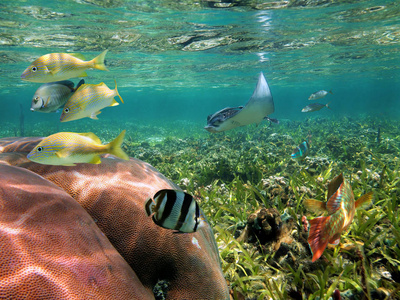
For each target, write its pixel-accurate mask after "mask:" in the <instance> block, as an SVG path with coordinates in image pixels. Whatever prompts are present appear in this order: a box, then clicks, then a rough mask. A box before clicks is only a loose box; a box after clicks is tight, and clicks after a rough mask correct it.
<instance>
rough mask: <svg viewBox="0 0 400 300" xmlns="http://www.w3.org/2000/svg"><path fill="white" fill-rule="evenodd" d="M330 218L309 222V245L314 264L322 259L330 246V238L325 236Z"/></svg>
mask: <svg viewBox="0 0 400 300" xmlns="http://www.w3.org/2000/svg"><path fill="white" fill-rule="evenodd" d="M330 218H331V217H330V216H327V217H318V218H314V219H312V220H310V221H309V224H310V233H309V235H308V244H309V245H310V248H311V252H312V254H313V257H312V261H313V262H314V261H316V260H317V259H318V258H320V257H321V255H322V253H324V251H325V248H326V246H327V245H328V241H329V237H327V236H324V229H325V227H326V226H327V222H328V221H329V219H330Z"/></svg>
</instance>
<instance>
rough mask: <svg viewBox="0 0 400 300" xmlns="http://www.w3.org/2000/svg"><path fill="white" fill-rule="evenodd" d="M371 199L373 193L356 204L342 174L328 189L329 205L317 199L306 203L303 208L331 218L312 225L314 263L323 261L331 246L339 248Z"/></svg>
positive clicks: (318, 218)
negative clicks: (319, 259)
mask: <svg viewBox="0 0 400 300" xmlns="http://www.w3.org/2000/svg"><path fill="white" fill-rule="evenodd" d="M372 196H373V193H372V192H369V193H367V194H365V195H363V196H361V197H360V198H359V199H358V200H357V201H354V194H353V190H352V189H351V186H350V183H349V182H348V181H347V180H345V179H344V178H343V175H342V174H340V175H339V176H337V177H335V178H334V179H333V180H332V181H331V182H330V183H329V185H328V195H327V198H328V201H327V202H322V201H318V200H315V199H307V200H305V202H304V205H305V207H306V208H308V209H309V210H312V211H327V212H328V216H322V217H317V218H314V219H312V220H310V221H309V224H310V233H309V236H308V243H309V245H310V248H311V252H312V254H313V257H312V261H313V262H314V261H316V260H317V259H318V258H320V257H321V255H322V253H324V251H325V248H326V246H327V245H328V243H329V244H332V245H338V244H339V241H340V236H341V234H342V232H345V231H346V230H347V229H348V228H349V227H350V225H351V223H352V221H353V218H354V214H355V211H356V209H358V208H360V207H361V206H363V205H364V204H366V203H369V202H370V201H371V199H372Z"/></svg>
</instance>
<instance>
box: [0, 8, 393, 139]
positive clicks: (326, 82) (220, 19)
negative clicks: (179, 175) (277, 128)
mask: <svg viewBox="0 0 400 300" xmlns="http://www.w3.org/2000/svg"><path fill="white" fill-rule="evenodd" d="M230 2H233V3H231V4H229V3H230ZM233 4H235V5H233ZM0 5H1V11H0V28H1V31H0V61H1V65H2V68H1V70H0V72H1V78H2V80H1V82H0V97H1V98H0V101H1V104H2V109H1V111H0V123H1V124H10V122H11V123H15V124H18V123H19V116H20V104H22V107H23V113H24V120H25V124H26V128H27V130H28V133H29V128H30V125H29V124H38V123H41V122H44V123H45V124H46V125H45V126H47V127H48V126H50V127H51V126H57V128H58V129H60V130H70V128H73V127H74V126H78V127H80V126H86V124H89V125H87V126H90V127H93V130H96V129H97V130H99V131H101V130H103V128H104V123H102V122H106V121H110V122H113V121H114V122H115V121H117V122H119V123H121V126H123V123H124V122H141V123H149V124H151V123H153V122H155V123H157V122H161V123H163V122H170V121H176V120H183V121H188V122H195V123H196V127H198V130H199V131H202V130H203V129H202V127H203V126H204V125H205V124H206V117H207V115H209V114H211V113H214V112H215V111H217V110H219V109H222V108H224V107H226V106H238V105H243V104H245V103H246V102H247V100H248V99H249V97H250V96H251V94H252V92H253V89H254V87H255V85H256V81H257V75H258V73H259V72H260V71H263V72H264V74H265V77H266V79H267V81H268V83H269V86H270V89H271V91H272V94H273V96H274V101H275V113H274V114H272V115H271V117H275V118H278V119H290V120H292V119H293V120H303V119H305V118H309V117H315V116H322V117H333V118H336V117H340V116H343V115H347V116H353V117H354V116H357V115H374V116H377V117H378V118H388V117H393V118H398V116H399V112H400V104H399V102H400V101H399V100H400V99H399V94H400V84H399V82H400V69H399V68H400V67H399V66H400V56H399V54H398V51H399V43H400V4H399V2H397V1H377V0H374V1H280V2H279V1H275V2H272V1H225V4H221V3H218V1H215V2H214V1H198V2H195V1H179V2H177V1H122V0H121V1H83V0H82V1H78V0H76V1H50V2H49V1H1V4H0ZM229 5H231V6H232V7H228V8H218V6H229ZM104 49H108V50H109V53H108V54H107V57H106V64H107V66H108V68H109V69H110V71H109V72H103V71H98V70H89V71H88V77H86V78H85V80H86V82H87V83H93V84H97V83H100V82H102V81H103V82H105V83H106V84H107V85H108V86H109V87H110V88H113V87H114V79H116V80H117V83H118V89H119V92H120V94H121V96H122V98H123V99H124V100H125V104H123V105H120V106H117V107H111V108H106V109H104V110H103V113H102V114H101V115H100V116H99V117H100V118H101V120H99V121H93V120H89V119H87V120H78V121H75V122H74V123H75V124H73V125H71V124H72V123H71V124H68V123H65V124H58V115H57V116H56V114H43V113H36V112H34V113H33V112H30V111H29V108H30V102H31V98H32V96H33V94H34V92H35V90H36V89H37V88H38V87H39V86H40V84H37V83H30V82H24V81H22V80H21V79H20V75H21V73H22V72H23V70H24V69H25V68H26V67H27V66H28V65H29V64H30V63H31V62H32V61H33V60H34V59H36V58H37V57H39V56H41V55H44V54H46V53H51V52H77V53H82V54H84V55H85V57H86V58H88V59H91V58H93V57H95V56H96V55H98V54H99V53H100V52H101V51H102V50H104ZM72 80H73V81H74V82H75V83H77V82H78V81H79V79H78V78H75V79H72ZM320 89H325V90H332V91H333V95H328V96H327V97H326V98H325V99H321V100H320V102H322V103H327V102H330V106H331V108H332V110H327V109H323V110H321V111H319V112H314V113H309V114H304V113H301V109H302V108H303V107H304V106H306V105H307V104H309V103H310V101H308V100H307V98H308V96H309V95H310V94H311V93H313V92H315V91H317V90H320ZM7 126H8V125H7ZM43 134H44V133H43Z"/></svg>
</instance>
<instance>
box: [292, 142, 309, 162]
mask: <svg viewBox="0 0 400 300" xmlns="http://www.w3.org/2000/svg"><path fill="white" fill-rule="evenodd" d="M309 150H310V144H309V143H308V142H307V141H304V142H302V143H301V144H300V145H299V146H297V147H296V149H294V151H293V153H292V155H291V157H292V158H293V159H295V160H303V159H304V158H306V156H307V155H308V152H309Z"/></svg>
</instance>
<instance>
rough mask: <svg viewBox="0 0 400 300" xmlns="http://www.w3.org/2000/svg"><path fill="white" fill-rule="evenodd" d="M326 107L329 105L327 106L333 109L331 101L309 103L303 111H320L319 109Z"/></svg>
mask: <svg viewBox="0 0 400 300" xmlns="http://www.w3.org/2000/svg"><path fill="white" fill-rule="evenodd" d="M324 107H327V108H329V109H331V108H330V107H329V103H327V104H321V103H312V104H309V105H307V106H306V107H304V108H303V109H302V110H301V112H313V111H318V110H320V109H322V108H324Z"/></svg>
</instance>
